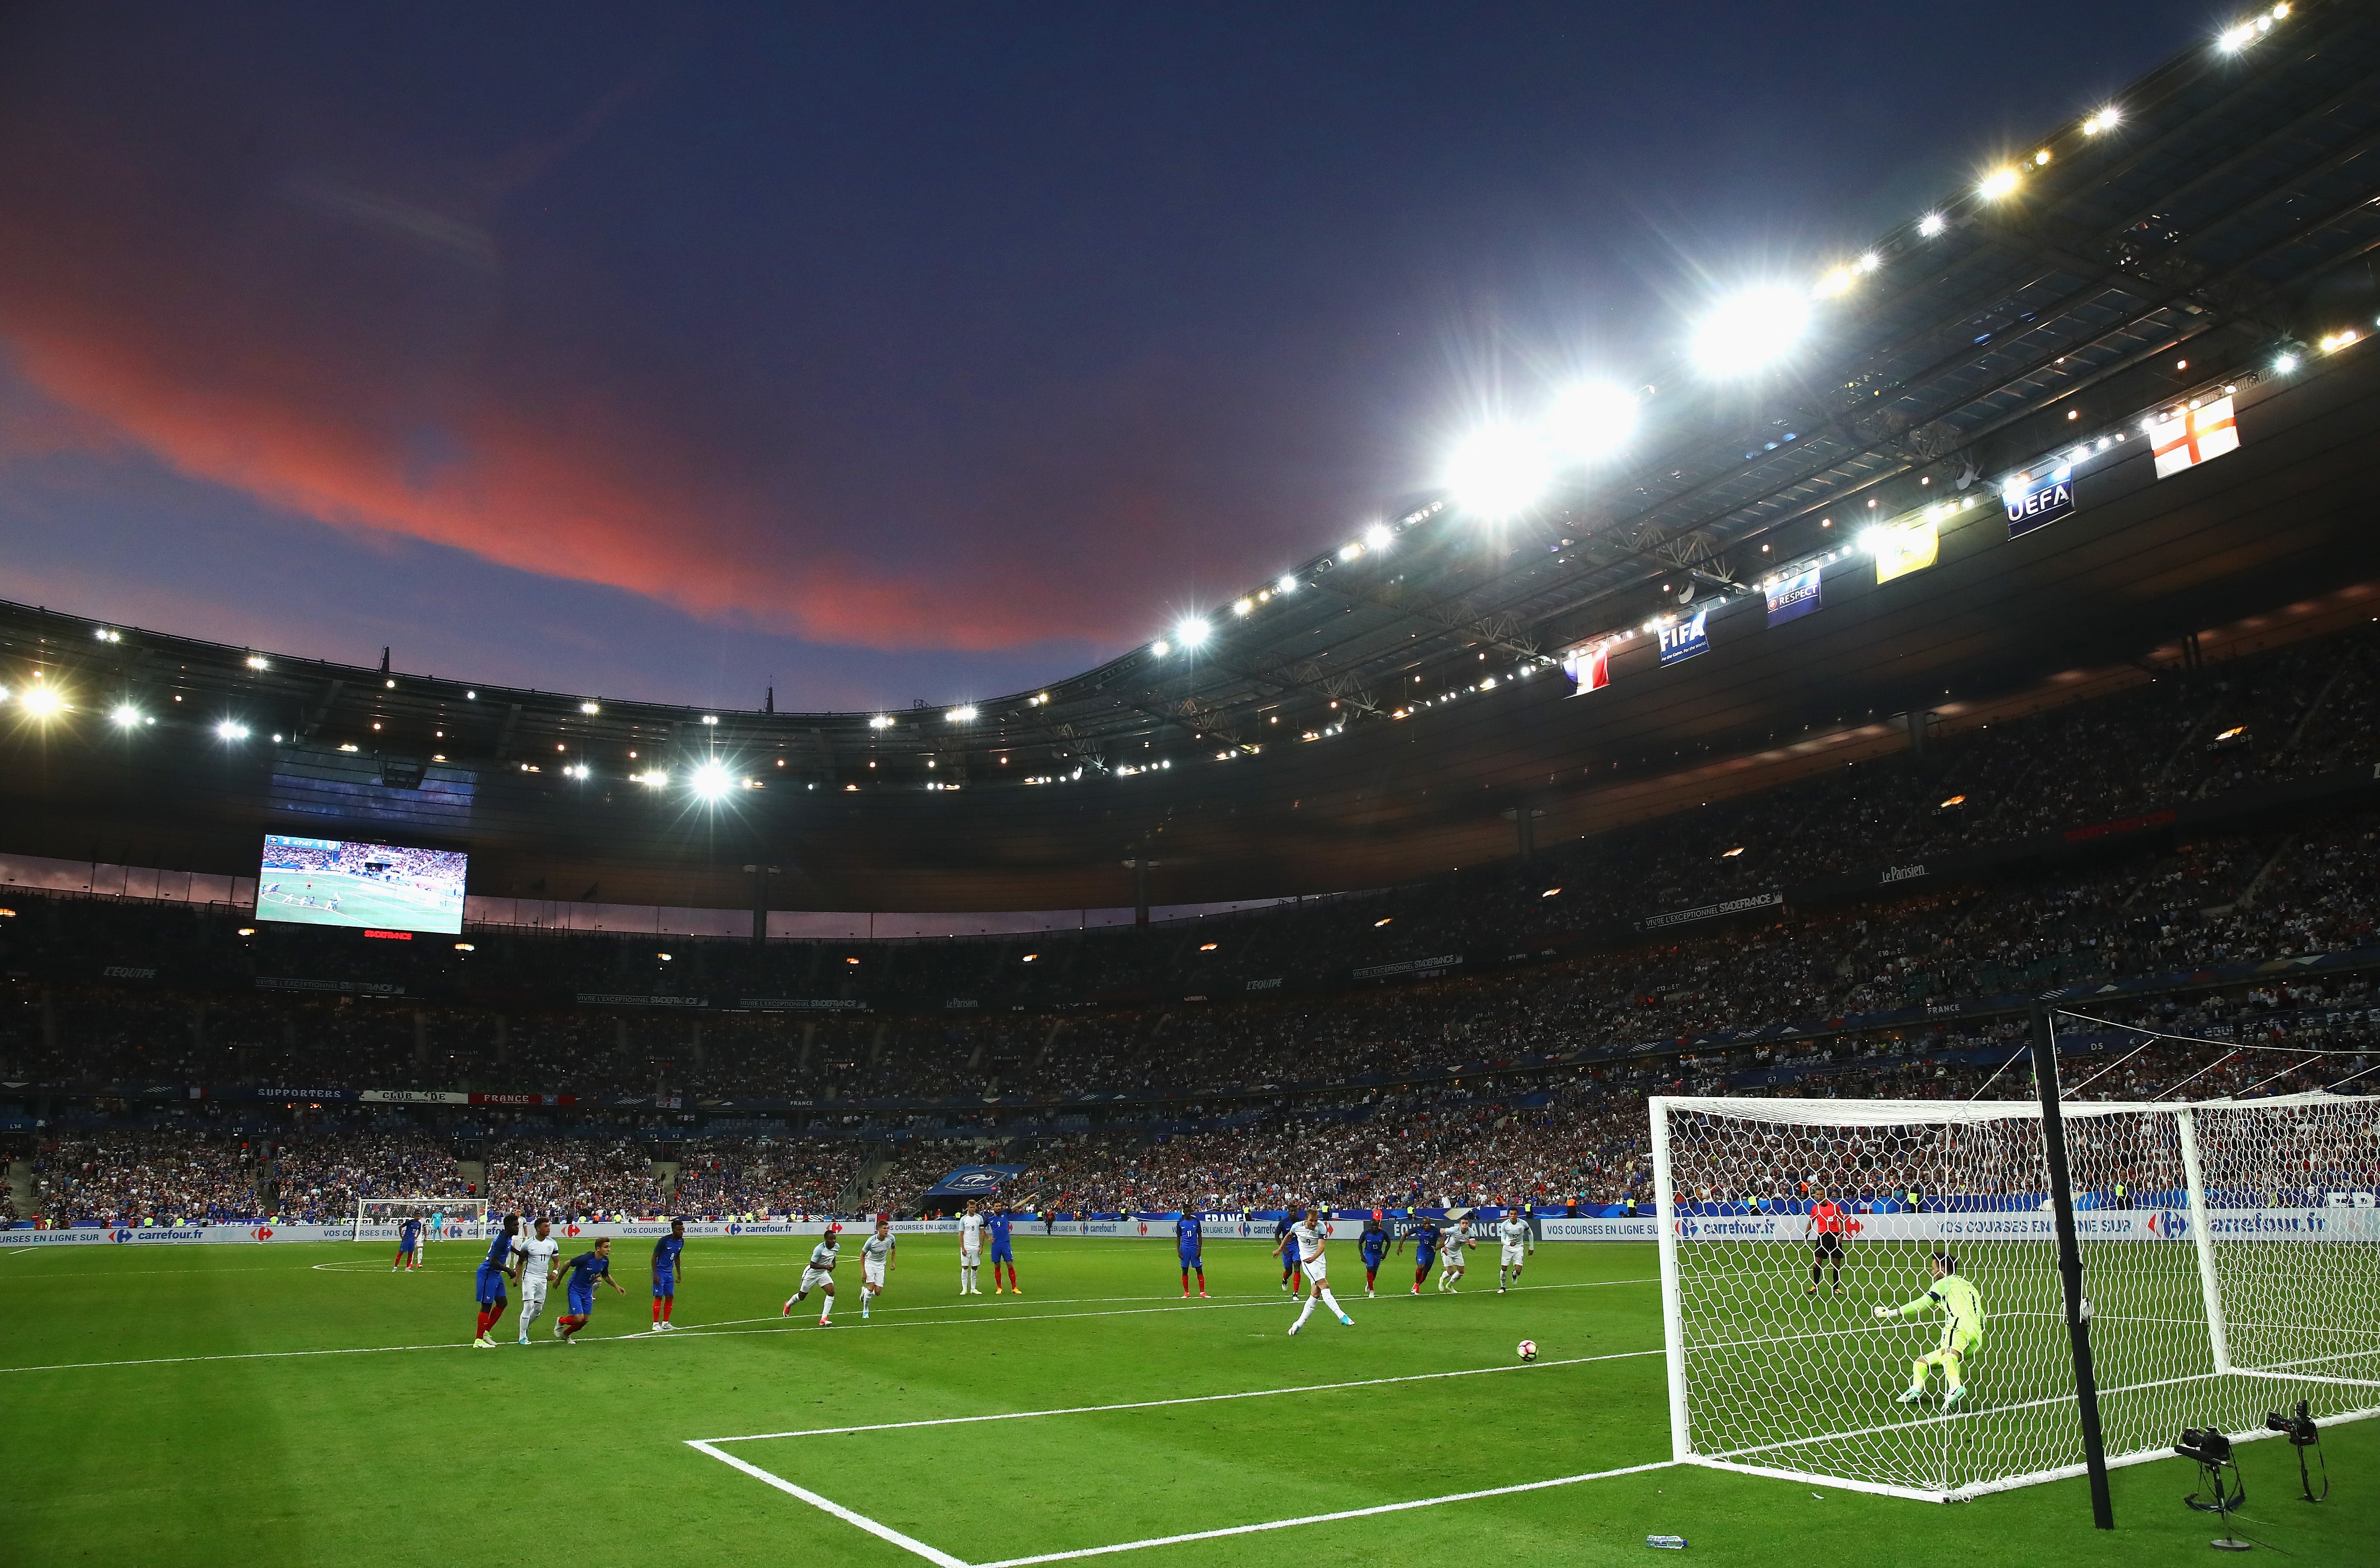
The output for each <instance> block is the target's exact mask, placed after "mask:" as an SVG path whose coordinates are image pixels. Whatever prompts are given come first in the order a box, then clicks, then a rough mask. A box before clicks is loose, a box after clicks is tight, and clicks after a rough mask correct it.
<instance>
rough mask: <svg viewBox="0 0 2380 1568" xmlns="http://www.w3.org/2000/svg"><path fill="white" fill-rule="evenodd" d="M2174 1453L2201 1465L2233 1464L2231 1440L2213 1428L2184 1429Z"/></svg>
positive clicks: (2174, 1446)
mask: <svg viewBox="0 0 2380 1568" xmlns="http://www.w3.org/2000/svg"><path fill="white" fill-rule="evenodd" d="M2278 1418H2279V1417H2273V1419H2278ZM2173 1451H2174V1452H2175V1453H2179V1454H2180V1455H2181V1456H2182V1457H2183V1458H2184V1459H2195V1460H2197V1461H2198V1462H2199V1463H2200V1464H2201V1465H2228V1464H2229V1463H2230V1462H2231V1440H2230V1439H2229V1438H2228V1437H2225V1436H2224V1435H2223V1434H2222V1433H2221V1432H2218V1431H2216V1429H2214V1428H2212V1427H2184V1428H2182V1429H2181V1438H2180V1441H2177V1442H2176V1443H2175V1444H2174V1445H2173Z"/></svg>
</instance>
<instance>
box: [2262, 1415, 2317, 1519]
mask: <svg viewBox="0 0 2380 1568" xmlns="http://www.w3.org/2000/svg"><path fill="white" fill-rule="evenodd" d="M2265 1426H2266V1427H2267V1428H2269V1429H2272V1430H2273V1431H2277V1432H2278V1433H2280V1434H2281V1435H2282V1436H2283V1437H2285V1438H2288V1439H2289V1446H2290V1447H2291V1448H2294V1449H2296V1450H2297V1451H2298V1486H2299V1488H2300V1490H2301V1491H2302V1493H2303V1494H2304V1497H2305V1500H2306V1501H2307V1502H2322V1501H2323V1500H2324V1499H2325V1498H2327V1497H2329V1496H2330V1461H2329V1460H2328V1459H2327V1458H2325V1459H2324V1460H2323V1461H2322V1490H2320V1491H2316V1490H2313V1473H2312V1472H2311V1470H2310V1469H2309V1468H2308V1467H2307V1465H2306V1450H2307V1449H2309V1448H2311V1449H2313V1451H2314V1453H2316V1454H2317V1455H2320V1454H2321V1453H2322V1429H2321V1428H2320V1427H2317V1426H2315V1425H2314V1424H2313V1413H2312V1412H2311V1411H2309V1410H2308V1409H2307V1408H2306V1402H2305V1401H2304V1400H2302V1399H2301V1400H2299V1401H2298V1407H2297V1409H2296V1411H2295V1412H2294V1413H2292V1414H2290V1415H2287V1416H2284V1415H2282V1414H2281V1413H2280V1412H2279V1411H2277V1410H2276V1411H2273V1412H2272V1413H2271V1414H2270V1415H2268V1416H2266V1417H2265Z"/></svg>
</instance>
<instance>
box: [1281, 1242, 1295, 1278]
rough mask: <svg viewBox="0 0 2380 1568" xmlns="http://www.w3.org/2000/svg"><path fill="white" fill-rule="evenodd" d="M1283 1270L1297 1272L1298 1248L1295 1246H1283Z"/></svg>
mask: <svg viewBox="0 0 2380 1568" xmlns="http://www.w3.org/2000/svg"><path fill="white" fill-rule="evenodd" d="M1281 1272H1282V1273H1284V1274H1290V1273H1295V1272H1297V1249H1296V1248H1282V1249H1281Z"/></svg>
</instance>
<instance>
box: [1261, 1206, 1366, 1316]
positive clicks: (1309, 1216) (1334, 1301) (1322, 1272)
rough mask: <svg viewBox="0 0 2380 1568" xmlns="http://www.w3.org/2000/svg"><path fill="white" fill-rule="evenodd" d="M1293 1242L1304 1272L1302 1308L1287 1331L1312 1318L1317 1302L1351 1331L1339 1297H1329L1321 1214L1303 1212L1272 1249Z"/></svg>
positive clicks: (1328, 1270)
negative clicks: (1303, 1302)
mask: <svg viewBox="0 0 2380 1568" xmlns="http://www.w3.org/2000/svg"><path fill="white" fill-rule="evenodd" d="M1293 1243H1294V1244H1295V1245H1296V1248H1297V1260H1298V1263H1299V1266H1300V1267H1302V1268H1303V1269H1304V1270H1305V1306H1304V1307H1302V1308H1300V1309H1298V1313H1297V1321H1295V1322H1293V1323H1292V1324H1290V1325H1289V1332H1290V1333H1296V1332H1297V1331H1298V1330H1300V1329H1302V1328H1304V1327H1305V1320H1306V1319H1308V1318H1310V1317H1312V1316H1313V1315H1314V1304H1315V1303H1316V1302H1317V1301H1319V1302H1321V1303H1322V1304H1323V1305H1324V1306H1326V1307H1328V1308H1330V1310H1331V1311H1332V1312H1334V1313H1337V1314H1338V1318H1339V1321H1341V1322H1342V1323H1343V1324H1345V1325H1346V1326H1347V1327H1349V1328H1351V1329H1352V1328H1354V1326H1355V1320H1354V1319H1353V1318H1351V1317H1349V1316H1348V1315H1347V1314H1346V1312H1345V1311H1344V1310H1343V1309H1341V1307H1340V1305H1339V1298H1338V1297H1335V1296H1333V1295H1331V1294H1330V1265H1329V1263H1327V1262H1326V1261H1325V1260H1323V1256H1322V1249H1323V1248H1324V1247H1326V1246H1328V1245H1329V1244H1330V1238H1329V1237H1328V1236H1324V1235H1323V1234H1322V1215H1321V1211H1319V1210H1317V1209H1308V1210H1306V1211H1305V1217H1304V1218H1303V1219H1301V1220H1299V1221H1298V1222H1297V1224H1293V1225H1292V1226H1290V1227H1289V1234H1288V1235H1287V1236H1282V1237H1281V1239H1280V1240H1279V1241H1277V1242H1275V1243H1274V1244H1273V1248H1272V1249H1273V1251H1275V1252H1276V1253H1278V1252H1279V1251H1280V1250H1281V1248H1284V1247H1287V1246H1290V1245H1291V1244H1293Z"/></svg>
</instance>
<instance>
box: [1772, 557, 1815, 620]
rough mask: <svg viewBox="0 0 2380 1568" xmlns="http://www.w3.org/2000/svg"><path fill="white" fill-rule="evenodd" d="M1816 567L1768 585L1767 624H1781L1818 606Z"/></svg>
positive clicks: (1797, 617) (1799, 617) (1799, 616)
mask: <svg viewBox="0 0 2380 1568" xmlns="http://www.w3.org/2000/svg"><path fill="white" fill-rule="evenodd" d="M1819 602H1820V601H1819V597H1818V569H1817V568H1816V567H1815V566H1813V567H1811V568H1810V569H1809V570H1808V571H1807V572H1796V573H1793V575H1791V577H1779V578H1778V579H1777V580H1776V581H1775V582H1773V583H1771V584H1769V585H1768V624H1770V625H1771V626H1782V625H1784V624H1785V622H1787V621H1798V620H1800V619H1801V618H1802V617H1803V616H1805V615H1807V614H1809V613H1810V612H1811V611H1812V610H1814V609H1817V608H1818V605H1819Z"/></svg>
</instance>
